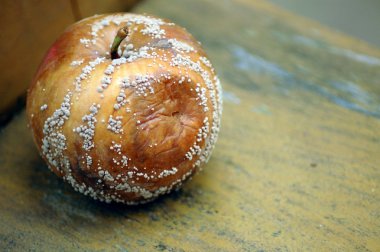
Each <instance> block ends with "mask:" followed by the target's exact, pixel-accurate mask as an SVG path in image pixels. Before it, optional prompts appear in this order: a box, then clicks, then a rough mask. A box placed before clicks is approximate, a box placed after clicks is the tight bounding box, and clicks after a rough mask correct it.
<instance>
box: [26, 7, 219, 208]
mask: <svg viewBox="0 0 380 252" xmlns="http://www.w3.org/2000/svg"><path fill="white" fill-rule="evenodd" d="M221 92H222V91H221V85H220V82H219V79H218V77H217V76H216V74H215V70H214V68H213V67H212V65H211V63H210V61H209V60H208V59H207V56H206V53H205V52H204V51H203V49H202V48H201V46H200V43H199V42H197V41H196V40H195V39H194V38H193V37H192V36H191V35H190V34H189V33H188V32H187V31H186V30H185V29H184V28H182V27H179V26H178V25H175V24H174V23H172V22H168V21H166V20H163V19H160V18H157V17H151V16H145V15H135V14H128V13H117V14H110V15H97V16H94V17H90V18H87V19H84V20H82V21H80V22H78V23H76V24H73V25H72V26H70V27H69V28H68V29H67V30H66V31H65V32H64V33H63V34H62V35H61V36H60V37H59V38H58V39H57V41H56V42H55V43H54V44H53V45H52V47H51V48H50V49H49V51H48V53H47V54H46V56H45V58H44V60H43V62H42V64H41V65H40V67H39V69H38V71H37V73H36V75H35V78H34V80H33V82H32V84H31V86H30V89H29V91H28V97H27V115H28V120H29V125H30V127H31V130H32V132H33V137H34V140H35V143H36V145H37V147H38V149H39V151H40V153H41V155H42V157H43V158H44V159H45V161H46V162H47V164H48V166H49V168H50V169H51V170H52V171H53V172H54V173H55V174H56V175H58V176H59V177H62V178H63V179H64V180H65V181H67V182H68V183H70V184H71V185H72V186H73V187H74V189H75V190H77V191H79V192H82V193H84V194H85V195H89V196H91V197H92V198H94V199H98V200H101V201H105V202H111V201H115V202H122V203H125V204H139V203H145V202H148V201H151V200H153V199H155V198H157V197H158V196H159V195H162V194H166V193H168V192H170V191H171V190H173V189H176V188H179V187H180V186H181V185H182V184H183V182H184V181H185V180H187V179H188V178H190V177H191V176H192V175H193V174H194V173H195V172H196V171H197V170H199V169H201V167H202V166H203V165H204V164H205V163H206V162H207V161H208V159H209V157H210V155H211V152H212V150H213V148H214V145H215V143H216V140H217V136H218V132H219V127H220V118H221V113H222V100H221V96H222V94H221Z"/></svg>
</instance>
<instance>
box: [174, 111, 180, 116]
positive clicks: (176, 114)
mask: <svg viewBox="0 0 380 252" xmlns="http://www.w3.org/2000/svg"><path fill="white" fill-rule="evenodd" d="M179 115H180V114H179V111H174V112H172V116H173V117H177V116H179Z"/></svg>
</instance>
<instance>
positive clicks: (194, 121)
mask: <svg viewBox="0 0 380 252" xmlns="http://www.w3.org/2000/svg"><path fill="white" fill-rule="evenodd" d="M180 79H181V77H180V76H171V78H169V79H167V78H160V79H157V82H156V83H153V84H152V86H153V87H154V90H155V92H154V94H151V95H149V96H148V97H146V98H145V99H138V100H137V101H136V107H135V109H136V111H143V112H142V113H139V114H138V115H137V116H136V120H138V121H140V122H141V124H140V125H139V126H140V127H137V128H136V131H135V133H134V142H133V149H134V150H135V153H134V156H132V160H134V162H136V163H135V165H136V166H137V167H145V166H148V167H155V169H156V171H158V172H160V171H161V170H164V169H167V168H168V167H169V168H170V167H178V166H179V165H180V164H181V163H182V162H184V160H186V159H185V154H186V153H187V152H188V151H189V149H190V147H191V146H192V145H193V143H194V141H195V140H196V137H197V133H198V131H199V128H200V127H202V124H203V120H204V113H203V112H202V110H199V109H198V107H199V104H198V100H197V94H196V93H195V92H192V91H191V89H192V88H193V87H192V85H191V83H190V82H189V84H187V85H183V84H182V85H181V84H179V83H178V82H179V80H180ZM153 106H154V110H152V109H151V107H153Z"/></svg>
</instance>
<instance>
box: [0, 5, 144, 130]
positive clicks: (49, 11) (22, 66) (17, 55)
mask: <svg viewBox="0 0 380 252" xmlns="http://www.w3.org/2000/svg"><path fill="white" fill-rule="evenodd" d="M73 2H76V3H77V6H78V8H79V11H80V14H81V16H82V17H83V18H84V17H88V16H92V15H94V14H97V13H102V12H115V11H120V10H127V9H130V8H131V6H133V5H134V4H136V2H137V0H107V1H102V0H75V1H73ZM70 3H71V1H69V0H55V1H51V0H33V1H30V0H17V1H13V0H2V1H1V7H0V30H1V40H0V54H1V58H0V69H2V72H1V75H0V95H1V98H2V99H1V100H0V125H1V122H2V121H3V120H5V119H6V118H7V114H8V113H7V112H8V111H9V110H11V109H12V108H13V106H14V105H15V103H16V100H17V98H19V97H20V96H22V95H23V94H25V91H26V89H27V88H28V86H29V84H30V83H31V81H32V77H33V75H34V73H35V72H36V71H37V67H38V65H39V64H40V62H41V60H42V57H43V56H44V54H45V52H46V50H47V48H48V47H49V46H50V45H51V44H52V43H53V42H54V41H55V39H56V38H57V37H58V36H59V35H60V34H61V33H62V32H63V31H64V29H65V28H66V27H67V26H68V25H70V24H72V23H73V22H75V15H74V13H73V10H72V6H71V4H70Z"/></svg>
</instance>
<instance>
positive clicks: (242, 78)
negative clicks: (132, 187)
mask: <svg viewBox="0 0 380 252" xmlns="http://www.w3.org/2000/svg"><path fill="white" fill-rule="evenodd" d="M136 11H137V12H148V13H152V14H155V15H158V16H163V17H167V18H169V19H172V20H173V21H174V22H176V23H178V24H180V25H182V26H185V27H187V28H188V30H189V31H190V32H191V33H193V34H194V35H195V37H196V38H197V39H199V40H200V41H202V42H203V45H204V47H205V48H206V51H207V52H208V53H209V56H210V58H211V61H212V62H213V63H214V65H215V67H216V69H217V71H218V73H219V75H220V77H221V81H222V84H223V87H224V91H225V92H224V102H225V103H224V115H223V125H222V126H223V127H222V130H221V134H220V138H219V142H218V144H217V147H216V149H215V152H214V154H213V156H212V158H211V160H210V162H209V164H208V165H207V167H206V168H205V170H204V171H203V173H201V174H199V175H198V176H196V177H194V179H193V180H192V181H190V182H189V183H187V184H186V186H185V187H184V188H183V189H182V190H181V191H179V192H176V193H173V194H171V195H169V196H167V197H163V198H161V199H159V200H158V201H156V202H154V203H152V204H149V205H145V206H142V207H125V206H120V205H106V204H100V203H98V202H95V201H93V200H91V199H88V198H86V197H85V196H82V195H80V194H78V193H75V192H74V191H73V190H72V189H71V188H70V187H69V186H67V185H65V184H64V183H63V182H61V181H60V180H59V179H58V178H56V177H55V176H54V175H53V174H51V172H50V171H48V169H47V168H46V166H45V164H44V163H43V162H42V160H41V159H40V158H39V156H38V154H37V152H36V149H35V147H34V145H33V143H32V140H31V136H30V134H29V132H28V130H27V128H26V126H25V124H26V121H25V118H24V114H21V115H19V116H18V117H17V118H15V119H14V120H13V121H12V122H11V124H9V126H8V127H7V128H5V129H4V130H3V131H2V132H1V135H0V139H1V141H0V171H1V176H0V248H1V249H2V250H11V251H12V250H15V251H18V250H27V249H32V250H33V249H34V250H38V251H73V250H76V251H89V250H91V251H93V250H95V251H155V250H157V251H277V250H278V251H294V250H296V251H320V250H325V251H379V250H380V242H379V237H380V188H379V185H380V51H379V50H378V49H375V48H371V47H370V46H368V45H366V44H365V43H363V42H361V41H358V40H355V39H352V38H348V37H346V36H344V35H341V34H337V33H335V32H333V31H330V30H328V29H326V28H324V27H321V26H320V25H318V24H316V23H314V22H311V21H308V20H305V19H303V18H300V17H296V16H293V15H291V14H289V13H286V12H284V11H282V10H280V9H277V8H276V7H274V6H272V5H269V4H267V3H266V2H262V1H248V0H246V1H244V0H230V1H211V0H205V1H200V0H178V1H169V0H162V1H146V2H144V3H143V4H142V5H140V6H139V7H138V9H137V10H136Z"/></svg>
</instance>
